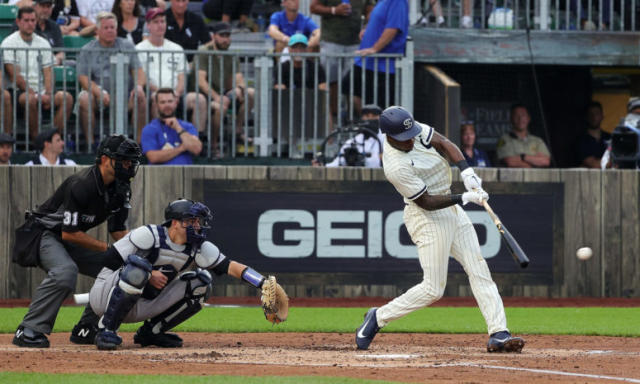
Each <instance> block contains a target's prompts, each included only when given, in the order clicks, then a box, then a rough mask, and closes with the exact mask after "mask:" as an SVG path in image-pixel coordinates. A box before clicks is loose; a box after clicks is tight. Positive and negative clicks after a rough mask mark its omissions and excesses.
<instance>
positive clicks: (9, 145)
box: [0, 132, 16, 165]
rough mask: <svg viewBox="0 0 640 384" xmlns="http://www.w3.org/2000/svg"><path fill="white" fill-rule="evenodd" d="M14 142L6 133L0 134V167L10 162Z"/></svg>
mask: <svg viewBox="0 0 640 384" xmlns="http://www.w3.org/2000/svg"><path fill="white" fill-rule="evenodd" d="M15 142H16V140H15V139H14V138H13V137H11V135H9V134H8V133H3V132H0V165H9V164H11V161H10V160H9V159H10V158H11V152H13V143H15Z"/></svg>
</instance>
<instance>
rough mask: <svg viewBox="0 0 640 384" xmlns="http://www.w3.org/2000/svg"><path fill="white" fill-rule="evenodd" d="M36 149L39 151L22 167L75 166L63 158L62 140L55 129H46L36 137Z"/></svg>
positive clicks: (72, 162) (69, 160)
mask: <svg viewBox="0 0 640 384" xmlns="http://www.w3.org/2000/svg"><path fill="white" fill-rule="evenodd" d="M36 149H37V150H39V151H40V153H38V154H37V155H35V156H34V158H33V159H32V160H29V161H28V162H26V163H25V164H24V165H76V162H75V161H73V160H71V159H67V158H66V157H65V156H64V140H62V136H60V133H59V132H58V130H57V129H55V128H53V129H47V130H46V131H42V132H40V133H39V134H38V137H36Z"/></svg>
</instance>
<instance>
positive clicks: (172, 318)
mask: <svg viewBox="0 0 640 384" xmlns="http://www.w3.org/2000/svg"><path fill="white" fill-rule="evenodd" d="M180 280H184V281H186V282H187V286H186V289H185V295H184V298H182V299H181V300H179V301H178V302H177V303H175V304H174V305H172V306H171V307H169V308H168V309H167V310H166V311H164V312H162V313H161V314H159V315H157V316H156V317H154V318H152V319H150V320H147V321H145V323H144V325H143V326H142V327H141V328H140V329H139V330H138V332H137V333H136V335H135V336H134V338H133V341H134V342H135V343H137V344H141V345H142V346H145V345H158V346H160V347H167V345H160V344H164V342H163V341H162V340H164V339H167V337H165V336H160V335H161V334H164V333H165V332H166V331H168V330H170V329H172V328H173V327H175V326H176V325H178V324H180V323H182V322H184V321H185V320H187V319H188V318H190V317H191V316H193V315H195V314H196V313H198V312H199V311H200V310H201V309H202V304H203V303H204V301H205V300H206V299H207V298H208V297H209V293H210V291H211V281H212V279H211V274H210V273H209V272H208V271H206V270H204V269H198V270H196V271H189V272H186V273H183V274H182V275H180ZM154 335H155V337H154ZM166 335H169V338H174V337H177V336H176V335H170V334H166ZM156 341H158V343H156ZM181 345H182V340H180V346H181Z"/></svg>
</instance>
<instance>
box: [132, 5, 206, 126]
mask: <svg viewBox="0 0 640 384" xmlns="http://www.w3.org/2000/svg"><path fill="white" fill-rule="evenodd" d="M145 20H146V22H147V23H146V26H147V29H148V30H149V36H148V37H147V40H143V41H141V42H140V43H138V44H137V45H136V50H138V51H140V52H139V53H138V58H139V59H140V64H142V69H143V70H144V71H145V73H146V74H147V75H148V76H149V88H150V90H151V92H152V93H151V100H152V104H151V113H152V114H153V118H157V117H158V106H157V105H156V103H155V100H156V97H155V93H156V91H157V90H158V89H160V88H171V89H173V90H174V93H175V95H176V97H177V98H178V107H177V110H176V111H177V113H178V115H180V114H181V113H182V112H183V111H184V106H183V102H184V101H185V99H186V103H187V111H192V115H191V116H192V117H191V122H192V123H193V125H195V126H196V128H197V129H198V131H203V130H204V129H205V125H206V123H207V100H206V99H205V97H204V95H202V94H197V93H195V92H188V93H187V94H186V97H183V95H184V94H185V80H184V78H185V71H188V66H187V65H186V57H185V55H184V53H183V52H184V50H183V49H182V47H181V46H179V45H178V44H176V43H174V42H172V41H170V40H167V39H165V37H164V35H165V32H166V31H167V19H166V17H165V13H164V10H163V9H160V8H151V9H150V10H148V11H147V14H146V15H145ZM150 51H154V52H150Z"/></svg>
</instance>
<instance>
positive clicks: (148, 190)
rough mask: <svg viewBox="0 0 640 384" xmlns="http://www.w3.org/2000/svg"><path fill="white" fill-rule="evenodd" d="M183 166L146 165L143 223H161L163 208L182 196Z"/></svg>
mask: <svg viewBox="0 0 640 384" xmlns="http://www.w3.org/2000/svg"><path fill="white" fill-rule="evenodd" d="M183 172H184V168H183V167H147V169H146V170H145V172H144V184H145V186H144V214H145V217H144V223H145V224H149V223H162V222H163V221H164V209H165V208H166V206H167V204H169V203H170V202H171V201H173V200H175V199H178V198H180V197H184V188H183Z"/></svg>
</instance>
